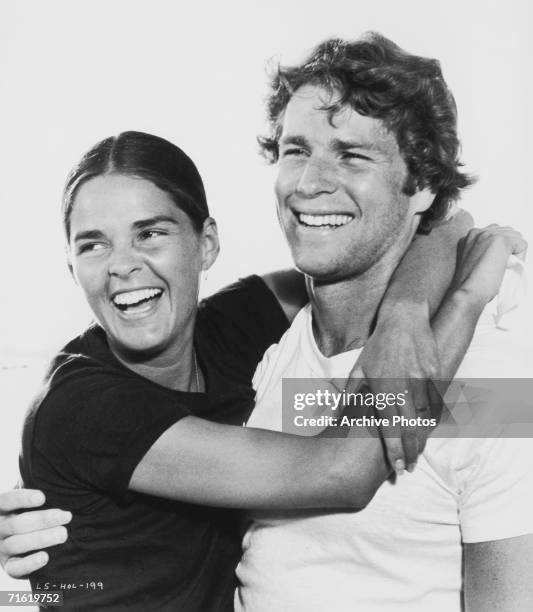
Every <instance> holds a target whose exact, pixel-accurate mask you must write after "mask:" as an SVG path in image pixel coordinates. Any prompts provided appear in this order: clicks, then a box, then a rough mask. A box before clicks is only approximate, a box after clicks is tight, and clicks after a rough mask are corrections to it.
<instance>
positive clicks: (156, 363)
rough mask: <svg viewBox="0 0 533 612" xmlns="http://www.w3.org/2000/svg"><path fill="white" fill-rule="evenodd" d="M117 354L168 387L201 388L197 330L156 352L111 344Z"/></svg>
mask: <svg viewBox="0 0 533 612" xmlns="http://www.w3.org/2000/svg"><path fill="white" fill-rule="evenodd" d="M109 348H110V350H111V352H112V353H113V354H114V355H115V357H116V358H117V359H118V360H119V361H120V362H121V363H122V364H123V365H125V366H126V367H127V368H128V369H130V370H132V371H133V372H135V373H136V374H139V375H140V376H142V377H144V378H147V379H148V380H151V381H152V382H155V383H157V384H159V385H161V386H163V387H167V388H168V389H174V390H176V391H189V392H200V391H203V390H204V387H205V385H204V379H203V376H202V372H201V370H200V366H199V364H198V361H197V359H196V353H195V350H194V337H193V332H190V333H188V334H184V335H183V336H182V337H180V342H179V343H176V345H175V346H172V347H169V348H168V349H166V350H165V351H163V352H161V353H157V354H154V355H149V354H144V355H141V354H139V353H135V354H128V353H127V352H124V351H120V350H117V349H116V348H114V347H113V346H112V345H111V344H110V347H109Z"/></svg>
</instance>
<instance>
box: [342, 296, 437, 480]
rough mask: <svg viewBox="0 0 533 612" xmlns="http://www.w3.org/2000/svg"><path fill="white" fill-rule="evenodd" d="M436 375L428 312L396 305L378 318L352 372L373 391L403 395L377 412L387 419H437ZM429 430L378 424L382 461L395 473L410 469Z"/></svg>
mask: <svg viewBox="0 0 533 612" xmlns="http://www.w3.org/2000/svg"><path fill="white" fill-rule="evenodd" d="M440 375H441V373H440V363H439V355H438V351H437V344H436V342H435V338H434V336H433V332H432V330H431V327H430V324H429V312H428V310H427V309H424V308H423V306H422V305H418V304H403V303H399V304H398V306H397V308H396V310H394V311H389V313H388V315H387V316H386V317H383V318H382V319H380V320H379V321H378V323H377V325H376V328H375V329H374V332H373V333H372V335H371V336H370V338H369V339H368V341H367V343H366V344H365V347H364V349H363V351H362V353H361V355H360V356H359V359H358V361H357V363H356V365H355V368H354V372H353V373H352V375H351V376H352V377H354V378H364V379H365V381H366V384H367V385H368V387H369V389H370V391H371V392H372V393H373V394H374V395H375V394H377V393H394V394H395V395H396V397H398V394H402V396H403V397H405V404H404V405H401V404H399V403H398V402H396V403H395V405H393V406H388V407H386V408H385V409H383V410H380V411H379V414H377V415H376V416H378V417H380V418H388V419H389V421H390V422H392V419H393V417H394V416H398V417H403V418H404V419H417V418H418V417H423V418H428V417H437V418H438V416H439V414H440V405H441V399H440V396H439V395H438V393H437V391H436V389H435V387H434V385H433V382H432V381H433V380H435V379H437V378H439V377H440ZM411 422H412V421H411ZM432 429H433V428H432V427H416V426H410V425H407V426H406V425H403V426H401V427H398V426H396V427H393V428H391V427H388V428H385V427H384V428H381V434H382V440H383V443H384V446H385V451H386V454H387V459H388V461H389V463H390V465H391V467H392V468H393V469H395V470H396V472H397V473H398V474H402V473H403V470H404V469H405V468H406V467H407V469H408V470H409V471H412V470H413V469H414V467H415V465H416V461H417V458H418V455H419V454H420V453H421V452H422V451H423V450H424V446H425V444H426V441H427V438H428V435H429V433H430V432H431V431H432Z"/></svg>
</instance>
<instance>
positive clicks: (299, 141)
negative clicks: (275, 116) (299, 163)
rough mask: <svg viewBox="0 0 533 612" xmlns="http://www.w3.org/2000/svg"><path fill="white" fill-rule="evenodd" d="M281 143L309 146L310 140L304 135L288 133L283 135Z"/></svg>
mask: <svg viewBox="0 0 533 612" xmlns="http://www.w3.org/2000/svg"><path fill="white" fill-rule="evenodd" d="M279 144H282V145H295V146H297V147H307V146H309V142H308V141H307V139H306V138H305V137H304V136H296V135H291V134H288V135H287V136H282V137H281V138H280V139H279Z"/></svg>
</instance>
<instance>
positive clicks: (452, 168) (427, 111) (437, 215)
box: [258, 32, 474, 232]
mask: <svg viewBox="0 0 533 612" xmlns="http://www.w3.org/2000/svg"><path fill="white" fill-rule="evenodd" d="M308 84H310V85H318V86H320V87H323V88H324V89H326V90H327V91H328V92H329V93H330V94H331V95H332V98H331V101H330V103H329V104H328V105H326V106H324V107H323V110H324V111H326V112H328V114H329V120H330V122H331V123H332V125H333V119H334V116H335V114H336V113H337V112H339V111H340V110H341V109H342V108H343V107H345V106H350V107H352V108H353V109H354V110H356V111H357V112H358V113H359V114H361V115H367V116H369V117H373V118H375V119H380V120H381V121H382V122H383V124H384V125H385V127H386V128H387V129H388V130H389V131H390V132H391V133H393V134H394V135H395V137H396V140H397V142H398V146H399V149H400V152H401V154H402V156H403V159H404V161H405V163H406V165H407V169H408V172H409V176H408V179H407V181H406V183H405V185H404V193H405V194H406V195H409V196H411V195H414V193H415V192H416V191H417V190H418V189H424V188H429V189H430V191H431V192H432V193H434V194H435V199H434V201H433V203H432V205H431V207H430V208H429V209H428V210H427V211H426V212H425V213H424V214H423V216H422V219H421V223H420V227H419V231H422V232H428V231H430V229H431V228H432V227H433V225H434V224H435V223H436V222H437V221H439V220H440V219H442V218H444V217H445V216H446V214H447V213H448V211H449V209H450V207H451V205H452V203H453V202H454V201H455V200H457V199H458V197H459V193H460V190H461V189H463V188H465V187H467V186H468V185H470V184H472V183H473V182H474V179H473V178H472V177H471V176H469V175H467V174H465V173H464V172H461V170H460V169H461V167H462V164H461V163H460V161H459V150H460V144H459V139H458V137H457V108H456V105H455V100H454V98H453V96H452V94H451V92H450V90H449V89H448V86H447V85H446V83H445V81H444V78H443V76H442V71H441V68H440V64H439V62H438V61H437V60H435V59H429V58H425V57H419V56H416V55H411V54H410V53H407V52H405V51H404V50H403V49H401V48H400V47H398V46H397V45H396V44H394V43H393V42H392V41H390V40H388V39H387V38H385V37H384V36H382V35H380V34H377V33H375V32H369V33H367V34H365V35H364V36H363V37H361V38H360V39H358V40H356V41H354V42H348V41H345V40H341V39H330V40H326V41H325V42H323V43H322V44H320V45H318V46H317V47H316V48H315V49H314V50H313V52H312V53H311V55H310V56H309V57H308V58H307V59H306V60H304V62H303V63H301V64H299V65H297V66H278V67H277V70H276V72H275V74H274V76H273V78H272V80H271V92H270V95H269V97H268V101H267V109H268V120H269V124H270V129H271V132H270V135H269V136H267V137H260V138H259V139H258V140H259V144H260V146H261V149H262V151H263V153H264V155H265V157H267V159H268V160H269V161H271V162H276V161H277V160H278V154H279V149H278V142H279V137H280V135H281V129H282V121H283V114H284V111H285V109H286V107H287V104H288V103H289V100H290V99H291V97H292V95H293V94H294V93H295V92H296V90H297V89H299V88H300V87H302V86H303V85H308Z"/></svg>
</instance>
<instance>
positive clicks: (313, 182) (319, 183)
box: [296, 158, 336, 198]
mask: <svg viewBox="0 0 533 612" xmlns="http://www.w3.org/2000/svg"><path fill="white" fill-rule="evenodd" d="M296 190H297V192H298V193H299V194H300V195H302V196H304V197H306V198H313V197H315V196H318V195H320V194H323V193H333V192H334V191H335V190H336V186H335V178H334V172H333V169H332V168H331V165H330V164H328V163H327V162H325V161H323V160H319V159H312V158H310V159H308V161H307V163H306V164H305V167H304V168H303V172H302V174H301V175H300V178H299V180H298V184H297V186H296Z"/></svg>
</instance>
